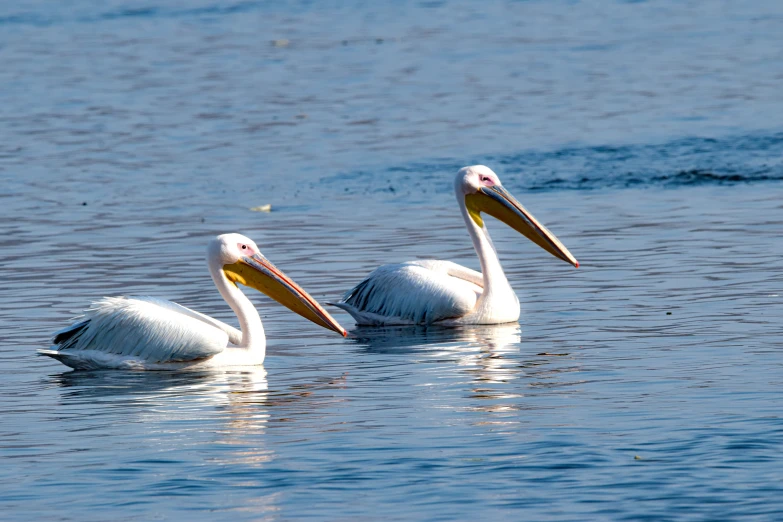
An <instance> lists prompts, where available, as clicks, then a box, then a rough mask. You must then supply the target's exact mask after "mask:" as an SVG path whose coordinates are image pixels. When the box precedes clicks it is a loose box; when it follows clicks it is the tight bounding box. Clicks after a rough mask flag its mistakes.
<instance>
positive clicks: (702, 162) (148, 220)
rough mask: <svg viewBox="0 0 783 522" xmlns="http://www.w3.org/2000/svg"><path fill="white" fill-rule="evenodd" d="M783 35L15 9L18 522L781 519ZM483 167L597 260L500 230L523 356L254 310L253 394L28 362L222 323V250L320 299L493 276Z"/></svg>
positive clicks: (756, 13)
mask: <svg viewBox="0 0 783 522" xmlns="http://www.w3.org/2000/svg"><path fill="white" fill-rule="evenodd" d="M782 31H783V10H782V8H781V5H780V4H779V3H778V2H771V1H770V2H754V3H752V4H747V5H746V4H742V5H740V4H736V3H729V2H718V1H715V2H710V1H706V0H705V1H693V2H687V3H680V2H599V3H589V4H588V3H578V2H485V3H482V4H481V7H480V8H479V7H478V4H473V3H468V2H460V1H456V0H455V1H446V2H425V3H412V2H410V3H399V4H397V3H396V4H394V5H393V6H392V5H390V6H386V7H384V6H372V7H368V6H365V5H358V4H354V3H325V4H323V3H319V4H311V3H306V2H302V3H291V4H287V5H285V6H281V5H277V4H267V3H264V2H242V3H220V4H211V3H209V2H198V3H192V2H171V3H166V4H156V3H154V2H153V3H135V2H127V1H114V2H109V3H104V2H90V1H81V2H76V4H75V5H68V6H65V4H60V3H55V2H51V1H48V0H41V1H37V2H32V3H26V4H25V5H24V6H21V5H19V6H17V5H11V4H8V5H4V6H2V7H0V62H1V63H2V64H3V67H0V85H2V86H3V87H2V88H0V183H1V185H0V187H1V188H0V223H2V232H3V234H2V237H0V281H2V287H3V291H2V292H0V327H1V328H2V332H3V334H2V339H1V340H0V368H2V370H3V375H4V377H3V379H2V382H0V397H2V398H1V399H0V412H2V415H1V416H0V455H2V457H3V463H4V465H3V466H2V467H0V485H2V487H0V506H2V508H3V513H4V515H3V516H4V518H6V519H8V520H31V519H60V520H105V519H106V518H107V516H109V515H110V516H111V518H112V519H116V520H150V519H163V520H179V519H182V518H184V517H187V518H188V519H191V520H226V519H231V520H290V519H302V518H306V517H310V518H319V519H333V518H339V519H344V518H349V519H362V520H364V519H369V520H375V519H433V520H436V519H444V520H452V519H477V518H482V519H514V520H519V519H530V520H538V519H550V520H585V519H613V520H617V519H629V520H638V519H644V518H648V519H655V520H667V519H688V518H690V519H700V520H703V519H714V518H719V519H740V518H741V519H754V518H755V519H765V520H768V519H774V518H779V517H780V516H781V512H783V503H781V501H780V498H781V493H783V491H781V490H782V489H783V487H782V486H781V480H782V479H783V474H781V471H780V469H781V466H780V464H781V460H780V446H781V443H783V422H782V421H781V413H780V404H781V399H782V397H781V377H780V376H781V375H782V373H781V366H782V365H783V357H781V355H780V354H781V349H782V348H783V330H782V329H781V326H780V317H781V305H782V304H783V297H782V296H783V275H782V274H783V261H781V259H783V243H781V241H780V239H779V235H780V230H781V228H782V227H783V203H782V202H781V197H780V195H781V184H780V182H781V180H782V179H783V160H781V158H783V127H781V123H780V122H781V121H782V119H781V116H783V113H782V111H781V107H783V95H781V92H783V91H781V90H780V88H779V85H780V81H781V80H782V79H783V67H781V64H782V63H783V61H781V58H783V45H782V44H781V39H780V37H779V35H780V34H781V32H782ZM475 162H481V163H486V164H487V165H489V166H491V167H492V168H493V169H495V170H496V171H497V172H498V173H499V174H500V176H501V179H503V181H504V184H505V185H506V186H507V187H508V188H509V189H510V190H511V191H512V192H513V193H514V194H516V195H517V196H518V197H519V199H520V200H521V201H522V202H523V203H524V204H525V205H526V206H527V207H528V208H529V209H530V210H531V211H532V212H533V213H534V214H535V215H536V216H537V217H538V218H539V219H540V220H541V221H543V222H544V223H545V224H546V225H547V226H548V227H549V228H550V229H551V230H552V231H553V232H554V233H555V234H557V235H558V237H559V238H560V239H561V240H562V241H563V243H564V244H566V245H567V246H568V248H569V249H570V250H571V251H572V252H573V253H574V254H575V255H576V257H577V258H578V259H579V261H580V269H579V270H575V269H573V268H572V267H570V266H569V265H567V264H566V263H563V262H561V261H558V260H556V259H554V258H553V257H551V256H549V255H548V254H547V253H545V252H543V251H541V250H540V249H538V248H537V247H535V245H533V244H531V243H529V242H527V241H526V240H525V239H524V238H522V237H520V236H518V235H516V234H515V233H514V232H513V231H512V230H510V229H507V228H506V227H504V226H502V225H501V224H500V223H498V222H496V221H494V220H493V221H489V222H488V223H489V227H490V231H491V233H492V236H493V239H494V241H495V244H496V246H497V249H498V251H499V254H500V258H501V261H502V263H503V266H504V267H505V269H506V272H507V275H508V277H509V280H510V282H511V284H512V286H513V287H514V288H515V289H516V291H517V294H518V295H519V298H520V301H521V303H522V310H523V312H522V317H521V319H520V323H519V324H518V325H516V324H514V325H503V326H494V327H488V326H478V327H465V328H457V329H443V328H432V327H431V328H423V327H419V328H413V327H411V328H361V329H358V328H353V327H352V328H350V330H351V331H350V336H349V338H348V339H341V338H340V337H339V336H337V335H335V334H334V333H332V332H328V331H326V330H323V329H320V328H319V327H317V326H315V325H313V324H310V323H308V322H307V321H305V320H304V319H301V318H299V317H297V316H295V315H293V314H291V313H290V312H288V311H287V310H285V309H283V308H282V307H280V306H278V305H276V304H274V303H273V302H271V301H270V300H269V299H267V298H266V297H264V296H261V295H259V294H256V293H251V294H249V295H250V296H251V298H252V299H253V301H254V302H255V303H256V304H257V305H258V307H259V309H260V310H261V313H262V316H263V319H264V325H265V328H266V331H267V336H268V340H269V348H268V349H269V356H268V359H267V362H266V364H265V367H264V368H263V369H262V368H256V369H247V370H241V371H240V370H237V371H215V372H183V373H169V372H155V373H122V372H73V371H70V370H69V369H67V368H66V367H64V366H62V365H60V364H59V363H57V362H55V361H52V360H49V359H43V358H38V357H35V355H34V353H35V350H36V349H39V348H45V347H47V346H48V344H47V341H48V338H49V335H50V334H51V332H53V331H55V330H57V329H59V328H61V327H62V326H64V325H65V324H67V323H68V321H69V320H70V319H71V318H72V317H73V316H74V315H76V314H78V313H79V311H80V310H81V309H82V308H83V307H84V306H85V305H86V304H87V303H88V302H89V301H90V300H92V299H96V298H99V297H101V296H104V295H134V294H135V295H139V294H142V295H144V294H146V295H154V296H158V297H164V298H169V299H172V300H175V301H177V302H179V303H181V304H183V305H186V306H189V307H192V308H194V309H196V310H199V311H201V312H204V313H207V314H210V315H213V316H215V317H218V318H220V319H223V320H226V321H231V322H233V319H232V317H231V313H230V309H229V308H228V307H227V306H226V305H225V304H224V303H223V302H222V300H221V299H220V297H219V294H218V293H217V292H216V291H215V290H214V287H213V286H212V283H211V280H210V279H209V275H208V272H207V269H206V266H205V263H204V260H203V252H204V249H205V245H206V242H207V241H208V239H209V238H210V237H212V236H214V235H215V234H218V233H222V232H228V231H237V232H241V233H244V234H247V235H249V236H250V237H252V238H254V239H255V240H256V241H257V242H258V244H259V245H260V247H261V249H262V251H263V252H264V254H265V255H267V256H268V257H269V258H270V259H271V260H272V261H273V262H275V263H276V264H277V265H278V266H279V267H280V268H281V269H283V270H285V271H286V272H287V273H288V274H289V275H290V276H292V277H293V278H294V279H295V280H296V281H297V282H299V283H300V284H301V285H302V286H303V287H304V288H306V289H307V290H308V291H310V292H311V293H312V294H313V295H314V296H315V297H316V298H318V299H319V300H321V301H326V300H334V299H336V298H338V297H339V295H340V294H341V292H343V291H344V290H347V289H348V288H350V287H351V286H352V285H353V284H355V283H356V282H358V281H359V280H360V278H361V277H362V276H363V275H365V274H366V273H367V272H369V271H370V270H371V269H372V268H374V267H376V266H378V265H379V264H381V263H384V262H394V261H404V260H408V259H417V258H427V257H434V258H441V259H451V260H453V261H456V262H460V263H463V264H465V265H467V266H470V267H473V268H477V267H478V261H477V259H476V258H475V254H474V253H473V251H472V249H471V248H470V242H469V238H468V236H467V233H466V232H465V230H464V226H463V224H462V222H461V218H460V217H459V214H458V212H457V211H456V204H455V201H454V197H453V195H452V193H451V183H452V179H453V175H454V173H455V172H456V169H458V168H459V167H460V166H463V165H465V164H469V163H475ZM267 203H271V204H272V206H273V211H272V212H271V213H259V212H251V211H250V210H248V209H249V208H250V207H253V206H257V205H262V204H267ZM335 316H336V318H337V319H338V320H339V321H341V322H342V323H343V325H344V326H349V325H350V323H351V321H350V318H349V317H348V316H347V315H345V314H343V313H342V312H339V311H335Z"/></svg>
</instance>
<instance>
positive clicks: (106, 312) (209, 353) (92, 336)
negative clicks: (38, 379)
mask: <svg viewBox="0 0 783 522" xmlns="http://www.w3.org/2000/svg"><path fill="white" fill-rule="evenodd" d="M207 262H208V265H209V272H210V274H211V275H212V280H213V281H214V282H215V286H216V287H217V289H218V291H219V292H220V295H221V296H223V299H225V301H226V302H227V303H228V305H229V306H230V307H231V308H232V310H233V311H234V313H235V314H236V315H237V318H238V319H239V324H240V330H237V329H236V328H234V327H232V326H229V325H227V324H225V323H223V322H221V321H218V320H216V319H212V318H211V317H208V316H206V315H204V314H201V313H198V312H195V311H193V310H190V309H189V308H185V307H184V306H180V305H178V304H176V303H172V302H170V301H165V300H162V299H156V298H153V297H105V298H103V299H101V300H99V301H97V302H95V303H93V304H92V306H91V307H90V308H89V309H87V310H86V311H85V312H84V315H83V316H82V317H80V318H79V320H77V322H75V323H74V324H72V325H71V326H69V327H67V328H65V329H63V330H60V331H59V332H56V333H55V334H54V336H53V338H52V342H53V346H52V347H51V349H49V350H39V352H38V353H39V354H41V355H47V356H49V357H53V358H55V359H57V360H58V361H60V362H62V363H63V364H65V365H67V366H70V367H72V368H76V369H102V368H114V369H138V370H172V369H179V368H188V367H197V368H208V367H224V366H247V365H260V364H262V363H263V362H264V358H265V356H266V337H265V335H264V327H263V325H262V324H261V317H260V316H259V315H258V311H257V310H256V308H255V307H254V306H253V303H251V302H250V299H248V298H247V296H245V294H244V293H242V291H241V290H240V289H239V287H238V285H239V284H242V285H245V286H249V287H251V288H255V289H256V290H259V291H261V292H263V293H265V294H267V295H268V296H269V297H271V298H272V299H275V300H276V301H278V302H279V303H281V304H282V305H284V306H286V307H287V308H289V309H290V310H292V311H294V312H296V313H297V314H299V315H301V316H303V317H305V318H307V319H309V320H311V321H312V322H314V323H316V324H317V325H319V326H323V327H324V328H328V329H330V330H334V331H335V332H337V333H339V334H341V335H343V336H345V335H346V332H345V330H344V329H343V328H342V327H341V326H340V325H339V324H338V323H337V321H335V320H334V319H333V318H332V316H330V315H329V313H328V312H327V311H326V310H324V309H323V307H322V306H321V305H319V304H318V302H317V301H316V300H315V299H313V298H312V297H311V296H310V295H309V294H308V293H307V292H305V291H304V290H303V289H302V288H301V287H300V286H299V285H297V284H296V283H294V282H293V281H292V280H291V279H290V278H289V277H288V276H286V275H285V274H284V273H283V272H281V271H280V270H279V269H278V268H277V267H275V266H274V265H273V264H272V263H271V262H270V261H269V260H267V259H266V258H265V257H264V256H263V255H262V254H261V252H259V250H258V247H257V246H256V244H255V243H254V242H253V241H252V240H250V239H248V238H247V237H245V236H242V235H239V234H223V235H220V236H218V237H216V238H215V239H213V240H212V241H210V242H209V246H208V248H207Z"/></svg>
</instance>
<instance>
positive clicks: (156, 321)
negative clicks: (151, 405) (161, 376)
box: [52, 297, 231, 363]
mask: <svg viewBox="0 0 783 522" xmlns="http://www.w3.org/2000/svg"><path fill="white" fill-rule="evenodd" d="M216 323H219V321H215V320H213V319H211V318H208V317H207V316H204V315H202V314H199V313H198V312H194V311H192V310H190V309H188V308H185V307H183V306H180V305H178V304H176V303H172V302H170V301H164V300H161V299H155V298H152V297H132V298H126V297H104V298H103V299H101V300H99V301H96V302H95V303H93V304H92V306H91V307H90V308H89V309H88V310H85V312H84V316H83V317H81V318H80V320H79V321H78V322H76V323H75V324H73V325H71V326H69V327H68V328H65V329H64V330H60V331H59V332H57V333H55V334H54V337H53V339H52V342H53V345H54V346H52V348H54V349H56V350H58V351H59V352H76V351H82V350H90V351H97V352H102V353H105V354H107V355H108V354H111V355H115V356H119V357H131V358H134V359H138V360H141V361H145V362H149V363H165V362H188V361H195V360H198V359H204V358H206V357H211V356H213V355H216V354H218V353H220V352H222V351H223V349H224V348H225V347H226V345H227V344H228V340H229V334H228V333H227V332H226V331H223V329H222V328H220V326H219V325H218V324H216ZM220 324H223V325H224V326H225V327H226V328H231V327H230V326H228V325H225V324H224V323H220Z"/></svg>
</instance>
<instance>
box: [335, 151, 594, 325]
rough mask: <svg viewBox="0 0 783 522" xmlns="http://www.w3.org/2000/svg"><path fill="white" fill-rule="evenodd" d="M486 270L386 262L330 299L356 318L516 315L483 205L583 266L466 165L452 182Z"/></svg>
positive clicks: (479, 319)
mask: <svg viewBox="0 0 783 522" xmlns="http://www.w3.org/2000/svg"><path fill="white" fill-rule="evenodd" d="M454 191H455V192H456V194H457V201H458V203H459V208H460V211H461V212H462V217H463V218H464V220H465V226H466V227H467V229H468V233H469V234H470V237H471V239H472V240H473V247H474V248H475V250H476V253H477V254H478V257H479V262H480V263H481V272H480V273H479V272H476V271H475V270H471V269H470V268H465V267H464V266H460V265H458V264H456V263H452V262H450V261H429V260H428V261H408V262H407V263H399V264H391V265H383V266H381V267H379V268H377V269H375V270H374V271H373V272H372V273H370V275H368V276H367V277H366V278H365V279H364V280H363V281H362V282H361V283H359V284H358V285H356V286H355V287H354V288H353V289H351V290H349V291H348V292H346V294H345V295H344V296H343V301H342V302H339V303H330V304H334V305H335V306H339V307H340V308H342V309H343V310H345V311H346V312H348V313H349V314H351V315H352V316H353V318H354V319H355V320H356V324H358V325H405V324H442V325H464V324H500V323H508V322H514V321H516V320H518V319H519V299H518V298H517V296H516V294H515V293H514V290H513V289H512V288H511V285H509V284H508V280H507V279H506V275H505V274H504V273H503V269H502V268H501V267H500V261H499V260H498V256H497V252H496V251H495V247H494V245H493V244H492V241H491V240H490V238H489V233H488V232H487V227H486V226H485V224H484V218H483V216H482V214H481V213H482V212H485V213H487V214H489V215H490V216H493V217H495V218H497V219H499V220H500V221H502V222H504V223H505V224H507V225H508V226H510V227H511V228H513V229H514V230H516V231H517V232H519V233H521V234H522V235H524V236H525V237H527V238H528V239H529V240H531V241H533V242H534V243H535V244H537V245H538V246H540V247H541V248H543V249H544V250H546V251H547V252H549V253H550V254H552V255H553V256H555V257H557V258H560V259H562V260H563V261H566V262H568V263H571V264H572V265H574V266H575V267H577V268H578V267H579V263H578V262H577V260H576V259H575V258H574V256H572V255H571V253H570V252H569V251H568V249H567V248H566V247H565V246H563V244H562V243H561V242H560V241H559V240H558V239H557V238H556V237H555V235H554V234H552V233H551V232H550V231H549V230H547V229H546V227H544V225H542V224H541V223H539V222H538V221H537V220H536V218H534V217H533V215H532V214H531V213H530V212H528V211H527V210H525V208H524V207H523V206H522V205H521V204H520V203H519V202H518V201H517V200H516V199H515V198H514V197H513V196H512V195H511V194H510V193H509V192H508V191H507V190H506V189H505V188H503V186H502V185H501V183H500V179H499V178H498V176H497V174H495V173H494V172H492V170H491V169H489V168H488V167H485V166H484V165H474V166H472V167H464V168H462V169H460V171H459V172H458V173H457V177H456V179H455V181H454Z"/></svg>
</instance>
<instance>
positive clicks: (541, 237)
mask: <svg viewBox="0 0 783 522" xmlns="http://www.w3.org/2000/svg"><path fill="white" fill-rule="evenodd" d="M465 204H466V205H467V208H468V212H469V213H470V217H471V218H472V219H473V221H475V222H476V224H478V226H480V227H483V226H484V220H483V219H482V218H481V212H486V213H487V214H489V215H490V216H493V217H495V218H497V219H499V220H500V221H502V222H503V223H505V224H506V225H508V226H510V227H511V228H513V229H514V230H516V231H517V232H519V233H520V234H522V235H524V236H525V237H526V238H528V239H529V240H530V241H532V242H533V243H535V244H537V245H538V246H540V247H541V248H543V249H544V250H546V251H547V252H549V253H550V254H552V255H553V256H555V257H557V258H560V259H562V260H563V261H566V262H567V263H571V264H572V265H574V266H575V267H577V268H579V261H577V260H576V258H575V257H574V256H572V255H571V252H569V251H568V249H567V248H566V247H565V246H564V245H563V243H561V242H560V240H558V239H557V238H556V237H555V235H554V234H553V233H552V232H550V231H549V230H547V228H546V227H545V226H544V225H542V224H541V223H539V222H538V220H537V219H536V218H534V217H533V214H531V213H530V212H528V211H527V210H526V209H525V207H523V206H522V204H521V203H519V201H517V200H516V199H515V198H514V196H512V195H511V194H509V192H508V191H507V190H506V189H504V188H503V187H501V186H500V185H495V186H492V187H481V188H480V189H479V191H478V192H477V193H475V194H467V195H466V196H465Z"/></svg>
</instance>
